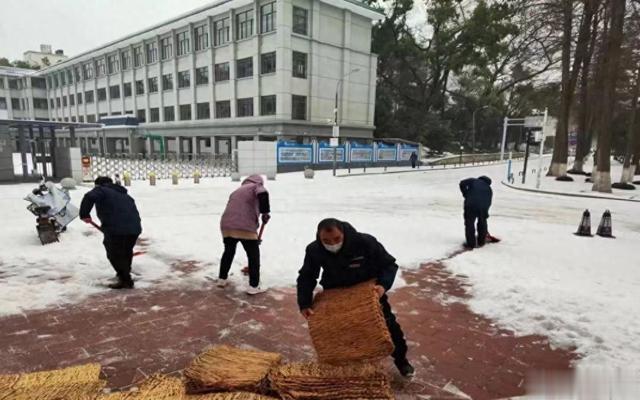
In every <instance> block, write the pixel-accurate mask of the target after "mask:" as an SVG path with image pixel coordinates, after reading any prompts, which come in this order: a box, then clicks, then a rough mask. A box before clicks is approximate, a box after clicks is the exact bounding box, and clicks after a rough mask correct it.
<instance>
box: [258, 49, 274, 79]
mask: <svg viewBox="0 0 640 400" xmlns="http://www.w3.org/2000/svg"><path fill="white" fill-rule="evenodd" d="M274 72H276V52H275V51H274V52H272V53H265V54H262V55H261V56H260V73H261V74H271V73H274Z"/></svg>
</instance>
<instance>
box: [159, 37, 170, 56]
mask: <svg viewBox="0 0 640 400" xmlns="http://www.w3.org/2000/svg"><path fill="white" fill-rule="evenodd" d="M160 56H161V57H162V59H163V60H166V59H167V58H171V57H173V43H171V38H170V37H166V38H164V39H162V40H160Z"/></svg>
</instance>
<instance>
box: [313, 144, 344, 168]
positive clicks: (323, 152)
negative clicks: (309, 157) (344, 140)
mask: <svg viewBox="0 0 640 400" xmlns="http://www.w3.org/2000/svg"><path fill="white" fill-rule="evenodd" d="M333 149H334V148H333V147H329V146H325V145H322V144H321V145H320V149H319V150H318V162H321V163H322V162H333ZM335 149H336V159H337V161H338V162H344V155H345V153H344V146H337V147H336V148H335Z"/></svg>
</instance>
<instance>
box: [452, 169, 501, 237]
mask: <svg viewBox="0 0 640 400" xmlns="http://www.w3.org/2000/svg"><path fill="white" fill-rule="evenodd" d="M460 191H461V192H462V195H463V196H464V229H465V236H466V242H465V247H466V248H468V249H473V248H474V247H476V246H480V247H481V246H484V244H485V241H486V237H487V232H488V231H487V218H489V207H491V200H492V198H493V191H492V190H491V179H490V178H489V177H487V176H481V177H479V178H477V179H476V178H469V179H465V180H463V181H460ZM476 220H477V221H478V223H477V227H478V238H477V240H476V228H475V227H474V225H475V224H476Z"/></svg>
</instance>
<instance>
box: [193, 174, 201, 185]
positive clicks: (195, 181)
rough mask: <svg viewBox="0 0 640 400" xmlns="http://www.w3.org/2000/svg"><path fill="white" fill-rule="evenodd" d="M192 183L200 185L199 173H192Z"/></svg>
mask: <svg viewBox="0 0 640 400" xmlns="http://www.w3.org/2000/svg"><path fill="white" fill-rule="evenodd" d="M193 183H196V184H198V183H200V171H195V172H194V173H193Z"/></svg>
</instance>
